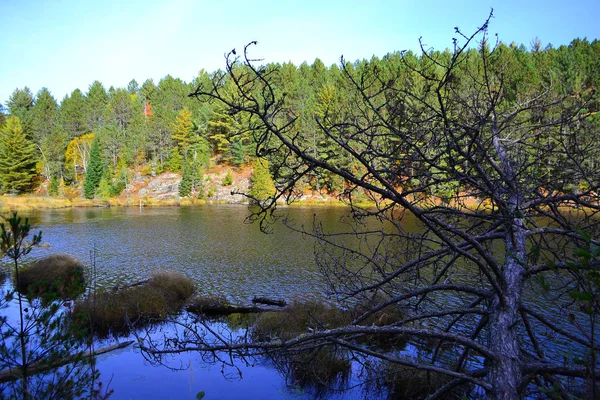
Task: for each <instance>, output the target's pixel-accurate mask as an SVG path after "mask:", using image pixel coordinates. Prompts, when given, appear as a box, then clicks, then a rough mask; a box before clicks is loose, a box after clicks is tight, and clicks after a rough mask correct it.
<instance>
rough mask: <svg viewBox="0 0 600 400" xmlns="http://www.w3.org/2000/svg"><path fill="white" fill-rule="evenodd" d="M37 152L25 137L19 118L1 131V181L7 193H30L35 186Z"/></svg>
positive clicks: (9, 119)
mask: <svg viewBox="0 0 600 400" xmlns="http://www.w3.org/2000/svg"><path fill="white" fill-rule="evenodd" d="M36 162H37V151H36V148H35V144H33V142H31V141H30V140H29V139H27V137H26V136H25V133H24V132H23V127H22V126H21V121H20V120H19V118H18V117H10V118H8V120H7V121H6V124H5V125H4V127H3V128H2V130H0V181H1V182H2V190H3V191H5V192H16V193H22V192H29V191H31V190H32V189H33V187H34V184H35V178H36V177H37V172H36Z"/></svg>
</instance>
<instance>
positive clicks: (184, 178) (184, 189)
mask: <svg viewBox="0 0 600 400" xmlns="http://www.w3.org/2000/svg"><path fill="white" fill-rule="evenodd" d="M192 168H193V167H192V165H191V164H189V163H187V164H186V165H185V167H184V168H183V174H182V175H181V181H180V182H179V196H181V197H186V196H189V195H190V194H191V193H192V175H193V170H192Z"/></svg>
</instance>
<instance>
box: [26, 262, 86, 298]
mask: <svg viewBox="0 0 600 400" xmlns="http://www.w3.org/2000/svg"><path fill="white" fill-rule="evenodd" d="M83 273H84V269H83V265H82V264H81V263H80V262H79V261H77V260H76V259H74V258H73V257H71V256H69V255H67V254H53V255H50V256H47V257H44V258H40V259H39V260H37V261H35V262H34V263H33V264H31V265H30V266H28V267H25V268H23V269H22V270H21V271H20V272H19V282H18V283H17V285H16V287H17V290H18V291H19V292H21V293H23V294H27V295H30V296H33V297H37V296H41V297H43V298H45V299H46V300H50V299H52V298H54V297H56V296H59V297H62V298H76V297H77V296H79V295H80V294H82V293H83V292H84V291H85V279H84V276H83Z"/></svg>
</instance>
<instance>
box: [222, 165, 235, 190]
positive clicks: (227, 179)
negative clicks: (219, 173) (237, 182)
mask: <svg viewBox="0 0 600 400" xmlns="http://www.w3.org/2000/svg"><path fill="white" fill-rule="evenodd" d="M221 183H222V184H223V186H231V185H232V184H233V174H232V173H231V170H230V169H228V170H227V173H226V174H225V177H224V178H223V179H222V180H221Z"/></svg>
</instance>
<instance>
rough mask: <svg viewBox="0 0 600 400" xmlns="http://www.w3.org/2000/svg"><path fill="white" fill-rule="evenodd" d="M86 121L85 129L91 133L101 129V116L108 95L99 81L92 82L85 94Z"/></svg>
mask: <svg viewBox="0 0 600 400" xmlns="http://www.w3.org/2000/svg"><path fill="white" fill-rule="evenodd" d="M86 97H87V107H86V113H85V114H86V121H87V128H88V130H90V131H92V132H99V131H100V129H102V125H103V124H102V122H103V116H104V112H105V109H106V105H107V104H108V94H106V89H104V86H103V85H102V83H101V82H100V81H94V83H92V84H91V85H90V88H89V90H88V93H87V96H86Z"/></svg>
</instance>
